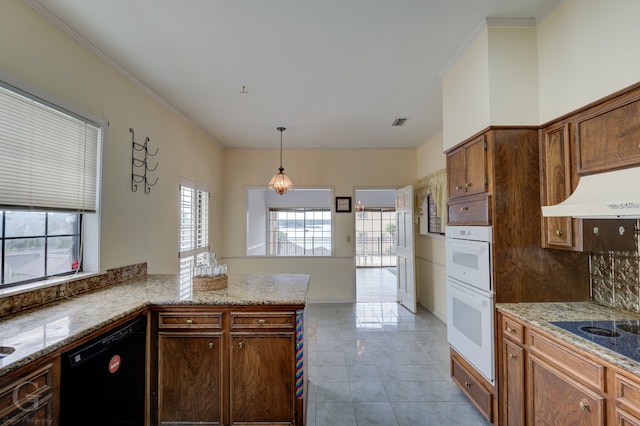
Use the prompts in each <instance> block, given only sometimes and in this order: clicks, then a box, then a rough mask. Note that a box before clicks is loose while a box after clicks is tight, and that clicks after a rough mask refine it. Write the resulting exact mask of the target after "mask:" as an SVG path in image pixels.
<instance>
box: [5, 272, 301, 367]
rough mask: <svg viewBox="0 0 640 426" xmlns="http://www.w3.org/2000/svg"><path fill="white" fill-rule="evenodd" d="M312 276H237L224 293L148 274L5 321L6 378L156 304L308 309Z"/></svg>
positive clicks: (178, 277)
mask: <svg viewBox="0 0 640 426" xmlns="http://www.w3.org/2000/svg"><path fill="white" fill-rule="evenodd" d="M308 286H309V275H305V274H274V275H231V276H229V283H228V287H227V288H225V289H221V290H194V289H193V287H192V283H191V279H190V278H189V277H188V278H186V279H181V277H180V276H177V275H145V276H143V277H140V278H135V279H131V280H129V281H125V282H123V283H121V284H116V285H112V286H109V287H106V288H104V289H101V290H97V291H94V292H91V293H85V294H82V295H79V296H74V295H71V294H68V295H67V296H68V297H67V298H66V299H63V300H61V301H58V302H55V303H52V304H49V305H46V306H43V307H40V308H37V309H31V310H28V311H24V312H19V313H17V314H13V315H8V316H5V317H2V318H0V346H10V347H13V348H15V352H13V353H12V354H10V355H8V356H6V357H4V358H2V359H0V376H2V375H4V374H7V373H9V372H11V371H13V370H15V369H16V368H19V367H21V366H23V365H26V364H28V363H29V362H32V361H34V360H36V359H38V358H40V357H42V356H44V355H46V354H49V353H51V352H53V351H55V350H57V349H59V348H61V347H63V346H65V345H68V344H69V343H72V342H74V341H76V340H78V339H80V338H82V337H84V336H86V335H88V334H91V333H93V332H94V331H97V330H99V329H101V328H103V327H105V326H107V325H109V324H111V323H113V322H114V321H116V320H118V319H120V318H124V317H126V316H127V315H129V314H133V313H135V312H138V311H140V310H142V309H144V308H146V307H148V306H151V305H172V306H180V305H187V306H188V305H191V306H195V305H205V306H207V305H211V306H215V305H237V306H243V305H245V306H248V305H304V304H305V303H306V298H307V289H308Z"/></svg>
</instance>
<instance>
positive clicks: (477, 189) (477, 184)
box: [464, 135, 487, 195]
mask: <svg viewBox="0 0 640 426" xmlns="http://www.w3.org/2000/svg"><path fill="white" fill-rule="evenodd" d="M486 147H487V145H486V143H485V135H482V136H480V137H478V138H476V139H474V140H473V141H471V142H470V143H469V144H468V145H467V146H466V147H465V161H466V180H465V183H464V188H465V194H466V195H471V194H480V193H483V192H486V191H487V155H486V152H487V149H486Z"/></svg>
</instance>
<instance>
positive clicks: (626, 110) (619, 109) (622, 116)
mask: <svg viewBox="0 0 640 426" xmlns="http://www.w3.org/2000/svg"><path fill="white" fill-rule="evenodd" d="M638 141H640V96H637V95H636V96H635V97H632V98H631V99H623V100H622V102H620V101H618V102H617V103H616V104H609V103H608V104H605V105H603V107H601V108H597V109H596V111H594V112H592V113H591V114H589V115H586V116H585V117H580V118H578V120H577V122H576V155H577V160H578V162H577V167H578V173H579V174H581V175H583V174H591V173H599V172H603V171H608V170H615V169H621V168H625V167H630V166H636V165H638V164H640V143H639V142H638Z"/></svg>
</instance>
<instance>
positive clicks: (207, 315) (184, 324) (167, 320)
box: [158, 312, 222, 329]
mask: <svg viewBox="0 0 640 426" xmlns="http://www.w3.org/2000/svg"><path fill="white" fill-rule="evenodd" d="M158 328H160V329H169V328H171V329H180V328H186V329H194V328H207V329H209V328H217V329H219V328H222V313H220V312H186V313H183V312H160V313H159V314H158Z"/></svg>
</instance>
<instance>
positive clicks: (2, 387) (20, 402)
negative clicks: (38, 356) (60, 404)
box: [0, 357, 60, 426]
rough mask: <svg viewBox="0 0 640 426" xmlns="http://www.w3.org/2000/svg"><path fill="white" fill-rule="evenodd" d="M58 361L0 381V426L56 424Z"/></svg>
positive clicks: (52, 360)
mask: <svg viewBox="0 0 640 426" xmlns="http://www.w3.org/2000/svg"><path fill="white" fill-rule="evenodd" d="M59 377H60V358H59V357H56V358H53V359H50V360H47V361H43V362H39V363H37V364H35V365H31V364H30V365H27V366H26V367H23V368H20V369H18V370H16V371H15V372H14V373H12V374H10V375H8V376H5V377H2V378H1V379H0V425H2V426H9V425H12V426H13V425H24V426H26V425H34V424H38V425H40V424H42V425H57V424H58V417H57V414H56V412H57V410H56V408H55V407H56V405H57V401H58V395H57V394H56V392H57V391H56V390H57V389H58V388H59Z"/></svg>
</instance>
